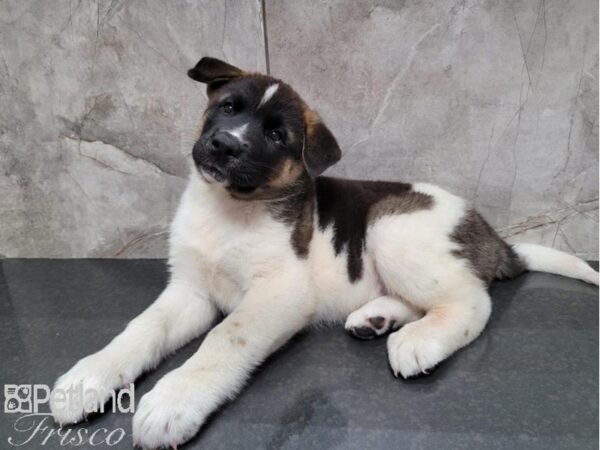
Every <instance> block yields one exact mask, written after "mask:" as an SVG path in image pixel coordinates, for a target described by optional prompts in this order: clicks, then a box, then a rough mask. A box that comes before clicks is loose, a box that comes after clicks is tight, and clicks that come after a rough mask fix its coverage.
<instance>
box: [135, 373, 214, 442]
mask: <svg viewBox="0 0 600 450" xmlns="http://www.w3.org/2000/svg"><path fill="white" fill-rule="evenodd" d="M213 403H214V402H212V401H211V398H210V396H209V395H207V393H206V392H203V388H202V387H201V386H199V385H198V384H197V383H195V382H194V381H193V380H191V379H190V378H188V377H186V376H184V375H182V374H178V373H177V372H176V371H175V372H171V373H170V374H168V375H166V376H165V377H164V378H162V379H161V380H160V381H159V382H158V383H156V386H155V387H154V389H152V390H151V391H150V392H148V393H147V394H146V395H144V396H143V397H142V399H141V400H140V403H139V405H138V407H137V410H136V412H135V415H134V416H133V444H134V445H137V446H139V447H141V448H144V449H155V448H167V447H172V448H176V447H177V446H178V445H179V444H183V443H184V442H187V441H189V440H190V439H191V438H192V437H194V435H195V434H196V433H197V432H198V429H199V428H200V426H201V425H202V424H203V423H204V421H205V419H206V417H207V416H208V415H209V414H210V413H211V412H212V409H213V408H214V406H213Z"/></svg>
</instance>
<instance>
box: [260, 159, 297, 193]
mask: <svg viewBox="0 0 600 450" xmlns="http://www.w3.org/2000/svg"><path fill="white" fill-rule="evenodd" d="M303 172H304V165H303V164H302V162H300V161H294V160H293V159H286V160H284V161H283V162H282V163H281V164H280V165H279V168H278V170H277V171H276V172H275V175H274V176H273V178H272V179H271V180H270V181H269V182H268V183H267V184H266V186H265V187H264V189H265V190H271V189H281V188H284V187H286V186H289V185H291V184H293V183H295V182H296V180H297V179H298V178H299V177H300V176H301V175H302V173H303Z"/></svg>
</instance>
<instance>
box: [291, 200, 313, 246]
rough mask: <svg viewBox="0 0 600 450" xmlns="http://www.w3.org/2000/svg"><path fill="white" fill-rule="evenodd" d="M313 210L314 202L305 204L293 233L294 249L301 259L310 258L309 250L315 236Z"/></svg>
mask: <svg viewBox="0 0 600 450" xmlns="http://www.w3.org/2000/svg"><path fill="white" fill-rule="evenodd" d="M313 209H314V204H313V202H312V201H308V202H306V203H305V204H304V210H303V211H302V213H301V214H300V215H299V216H298V217H297V219H296V223H295V227H294V231H293V232H292V247H294V252H296V255H297V256H299V257H300V258H306V257H307V256H308V249H309V247H310V241H311V240H312V236H313Z"/></svg>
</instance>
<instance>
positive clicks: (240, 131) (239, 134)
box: [228, 123, 248, 141]
mask: <svg viewBox="0 0 600 450" xmlns="http://www.w3.org/2000/svg"><path fill="white" fill-rule="evenodd" d="M247 129H248V124H247V123H245V124H244V125H240V126H239V127H237V128H234V129H233V130H229V131H228V133H229V134H231V135H232V136H234V137H236V138H237V139H238V140H240V141H244V134H246V130H247Z"/></svg>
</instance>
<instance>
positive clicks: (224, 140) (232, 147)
mask: <svg viewBox="0 0 600 450" xmlns="http://www.w3.org/2000/svg"><path fill="white" fill-rule="evenodd" d="M210 143H211V144H212V149H213V152H214V153H216V154H220V155H225V156H228V157H230V158H237V157H238V156H240V154H241V153H242V145H241V143H240V141H239V140H238V139H237V138H236V137H234V136H232V135H231V134H229V133H226V132H223V131H220V132H218V133H215V135H214V136H213V137H212V139H211V140H210Z"/></svg>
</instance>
